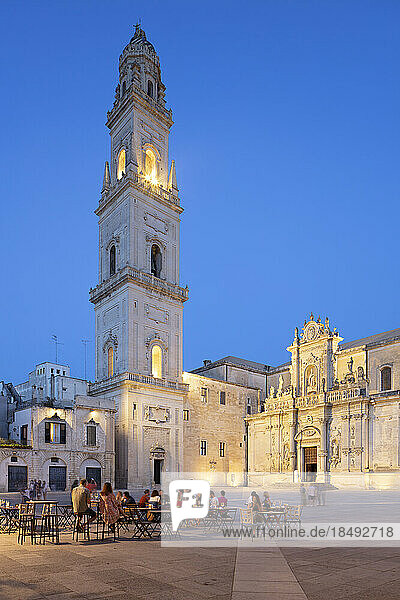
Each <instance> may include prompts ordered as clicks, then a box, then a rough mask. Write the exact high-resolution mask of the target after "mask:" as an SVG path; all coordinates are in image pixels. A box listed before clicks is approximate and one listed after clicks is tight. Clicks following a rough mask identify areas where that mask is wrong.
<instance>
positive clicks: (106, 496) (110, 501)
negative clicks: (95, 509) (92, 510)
mask: <svg viewBox="0 0 400 600" xmlns="http://www.w3.org/2000/svg"><path fill="white" fill-rule="evenodd" d="M100 512H101V516H102V517H103V521H104V523H106V524H107V525H109V526H110V528H111V529H113V528H114V527H115V523H116V522H117V521H118V520H119V519H120V518H121V517H122V514H123V513H122V508H121V505H120V504H119V503H118V501H117V499H116V497H115V496H114V494H113V491H112V487H111V483H108V482H107V483H105V484H104V486H103V489H102V490H101V492H100Z"/></svg>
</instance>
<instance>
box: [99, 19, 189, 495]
mask: <svg viewBox="0 0 400 600" xmlns="http://www.w3.org/2000/svg"><path fill="white" fill-rule="evenodd" d="M164 96H165V86H164V84H163V83H162V80H161V70H160V62H159V58H158V56H157V54H156V52H155V50H154V47H153V45H152V44H151V43H150V42H149V41H147V39H146V35H145V33H144V31H143V30H142V29H141V27H140V26H139V25H136V30H135V34H134V36H133V38H132V39H131V41H130V42H129V44H128V45H127V46H126V48H125V49H124V51H123V52H122V54H121V56H120V59H119V83H118V85H117V87H116V90H115V101H114V105H113V108H112V109H111V111H109V112H108V114H107V123H106V124H107V127H108V128H109V130H110V136H111V157H110V161H109V162H106V165H105V170H104V178H103V188H102V192H101V198H100V203H99V206H98V208H97V210H96V211H95V212H96V215H97V216H98V218H99V283H98V285H97V287H96V288H94V289H92V290H91V291H90V300H91V302H93V304H94V307H95V315H96V382H95V383H94V384H93V385H92V386H91V394H94V395H97V396H106V397H112V398H114V401H115V407H116V409H117V418H116V423H117V425H116V485H117V487H120V488H127V487H132V488H134V487H135V486H142V485H152V484H154V483H157V480H158V479H159V475H160V471H162V470H163V469H164V470H169V471H177V470H179V468H180V465H181V463H182V456H181V452H182V451H181V448H182V423H181V419H182V403H183V399H184V397H185V394H186V392H187V386H186V385H185V384H184V383H183V382H182V319H183V303H184V302H185V301H186V300H187V298H188V290H187V288H185V289H184V288H182V287H180V286H179V235H180V234H179V227H180V214H181V213H182V210H183V209H182V208H181V207H180V200H179V197H178V187H177V180H176V171H175V164H174V161H172V163H171V165H169V157H168V137H169V130H170V128H171V126H172V124H173V121H172V112H171V110H167V109H166V108H165V99H164Z"/></svg>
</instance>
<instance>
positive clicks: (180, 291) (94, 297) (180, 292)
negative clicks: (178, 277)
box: [89, 266, 189, 304]
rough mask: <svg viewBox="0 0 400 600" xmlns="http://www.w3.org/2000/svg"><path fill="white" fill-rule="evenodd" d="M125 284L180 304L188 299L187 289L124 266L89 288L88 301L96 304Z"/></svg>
mask: <svg viewBox="0 0 400 600" xmlns="http://www.w3.org/2000/svg"><path fill="white" fill-rule="evenodd" d="M125 282H132V283H136V284H139V285H141V286H143V287H145V288H147V289H150V290H152V291H154V290H156V291H158V292H160V294H164V295H165V296H168V297H170V298H174V299H175V300H180V301H181V302H186V300H187V299H188V297H189V290H188V288H187V287H186V288H182V287H180V286H179V285H177V284H174V283H170V282H168V281H165V280H164V279H159V278H158V277H155V276H154V275H151V274H150V273H145V272H144V271H139V269H135V267H130V266H126V267H124V268H123V269H120V270H119V271H118V272H117V273H116V274H115V275H112V277H110V278H109V279H107V280H106V281H103V282H102V283H99V285H97V286H96V287H95V288H91V289H90V292H89V296H90V301H91V302H93V304H96V302H98V301H99V300H101V299H102V298H103V297H104V296H105V295H107V294H110V293H111V292H112V291H114V290H115V289H117V288H118V287H119V286H120V285H122V284H123V283H125Z"/></svg>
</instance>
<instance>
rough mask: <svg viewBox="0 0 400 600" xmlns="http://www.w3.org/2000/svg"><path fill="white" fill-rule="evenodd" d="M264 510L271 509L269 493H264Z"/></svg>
mask: <svg viewBox="0 0 400 600" xmlns="http://www.w3.org/2000/svg"><path fill="white" fill-rule="evenodd" d="M262 507H263V510H269V509H270V508H271V498H270V497H269V494H268V492H264V498H263V503H262Z"/></svg>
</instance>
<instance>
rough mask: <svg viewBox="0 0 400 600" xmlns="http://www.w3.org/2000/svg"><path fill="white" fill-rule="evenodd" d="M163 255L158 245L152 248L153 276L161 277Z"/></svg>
mask: <svg viewBox="0 0 400 600" xmlns="http://www.w3.org/2000/svg"><path fill="white" fill-rule="evenodd" d="M161 269H162V254H161V250H160V248H159V247H158V246H157V244H153V245H152V247H151V274H152V275H154V276H155V277H161Z"/></svg>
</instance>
